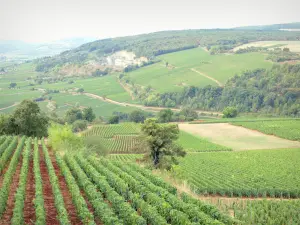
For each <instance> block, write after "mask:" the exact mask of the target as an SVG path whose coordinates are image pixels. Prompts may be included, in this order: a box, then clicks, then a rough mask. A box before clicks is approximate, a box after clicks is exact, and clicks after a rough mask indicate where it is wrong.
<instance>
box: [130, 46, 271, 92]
mask: <svg viewBox="0 0 300 225" xmlns="http://www.w3.org/2000/svg"><path fill="white" fill-rule="evenodd" d="M159 59H160V60H161V61H160V62H158V63H156V64H153V65H150V66H146V67H143V68H140V69H138V70H135V71H132V72H130V73H128V77H129V78H130V79H131V80H132V81H133V82H134V83H137V84H139V85H142V86H148V85H150V86H151V88H153V89H155V90H156V91H157V92H160V93H162V92H168V91H178V90H181V89H182V88H183V87H184V86H189V85H195V86H202V87H204V86H206V85H213V86H217V85H218V83H217V82H216V81H214V80H213V79H215V80H217V81H218V82H219V83H221V84H225V82H226V81H227V80H228V79H229V78H231V77H233V76H234V75H236V74H239V73H241V72H243V71H245V70H251V69H256V68H269V67H271V65H272V63H271V62H268V61H266V60H265V56H264V55H263V54H261V53H247V54H239V55H235V54H219V55H210V54H209V53H208V52H206V51H205V50H203V49H202V48H195V49H191V50H185V51H180V52H174V53H170V54H165V55H162V56H159ZM166 62H168V67H166ZM191 69H195V70H197V71H198V72H199V73H197V72H195V71H192V70H191ZM203 74H204V75H203ZM205 75H206V76H205ZM207 76H209V77H211V78H212V79H209V78H207Z"/></svg>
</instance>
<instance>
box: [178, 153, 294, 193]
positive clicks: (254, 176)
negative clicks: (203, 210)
mask: <svg viewBox="0 0 300 225" xmlns="http://www.w3.org/2000/svg"><path fill="white" fill-rule="evenodd" d="M299 157H300V149H285V150H253V151H243V152H216V153H190V154H188V155H187V156H186V157H185V158H184V159H182V160H180V161H181V166H182V168H183V175H184V177H185V179H186V180H187V181H188V184H189V185H190V186H191V189H192V190H194V192H195V193H198V194H202V195H206V194H218V195H224V196H225V195H228V196H247V197H251V196H252V197H258V196H264V197H265V196H271V197H292V198H295V197H298V198H299V197H300V167H299V166H298V164H299Z"/></svg>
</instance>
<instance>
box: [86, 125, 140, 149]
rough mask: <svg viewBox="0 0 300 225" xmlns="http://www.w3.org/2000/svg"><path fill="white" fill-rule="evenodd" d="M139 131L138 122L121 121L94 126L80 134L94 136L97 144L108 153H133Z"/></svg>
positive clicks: (137, 141)
mask: <svg viewBox="0 0 300 225" xmlns="http://www.w3.org/2000/svg"><path fill="white" fill-rule="evenodd" d="M140 132H141V131H140V125H139V124H136V123H121V124H111V125H101V126H94V127H93V128H92V129H90V130H88V131H86V132H84V133H83V134H82V135H83V136H84V137H87V138H89V137H90V138H95V137H96V138H97V141H99V144H100V145H101V146H103V147H104V148H105V149H107V150H108V151H109V152H110V153H134V152H136V150H135V148H136V146H137V145H138V143H139V140H138V135H139V134H140Z"/></svg>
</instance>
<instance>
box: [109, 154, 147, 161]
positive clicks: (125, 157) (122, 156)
mask: <svg viewBox="0 0 300 225" xmlns="http://www.w3.org/2000/svg"><path fill="white" fill-rule="evenodd" d="M143 156H144V155H143V154H110V155H109V156H108V158H109V159H110V160H117V161H121V162H136V161H137V160H140V159H142V158H143Z"/></svg>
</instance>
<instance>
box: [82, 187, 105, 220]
mask: <svg viewBox="0 0 300 225" xmlns="http://www.w3.org/2000/svg"><path fill="white" fill-rule="evenodd" d="M80 193H81V195H82V197H83V198H84V200H85V202H86V204H87V207H88V209H89V211H90V212H91V213H92V214H93V215H94V218H95V223H96V224H97V225H102V224H103V223H101V221H100V219H99V218H97V217H96V215H95V214H94V208H93V206H92V204H91V203H90V202H89V200H87V197H86V196H85V193H84V191H83V190H80Z"/></svg>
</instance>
